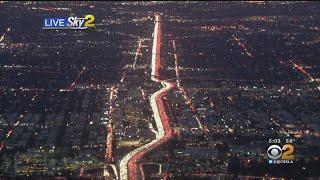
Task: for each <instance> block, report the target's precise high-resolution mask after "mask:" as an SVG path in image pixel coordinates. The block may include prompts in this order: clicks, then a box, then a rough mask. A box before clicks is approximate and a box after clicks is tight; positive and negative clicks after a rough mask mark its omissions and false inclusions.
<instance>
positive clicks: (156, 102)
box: [120, 15, 174, 180]
mask: <svg viewBox="0 0 320 180" xmlns="http://www.w3.org/2000/svg"><path fill="white" fill-rule="evenodd" d="M153 36H154V37H153V38H154V39H153V46H152V61H151V68H152V70H151V80H152V81H155V82H158V83H161V84H162V86H163V88H162V89H160V90H159V91H157V92H155V93H154V94H152V96H151V98H150V105H151V108H152V111H153V114H154V118H155V122H156V125H157V129H158V132H157V135H156V139H154V140H152V141H151V142H149V143H147V144H145V145H143V146H140V147H139V148H137V149H134V150H133V151H131V152H129V153H128V154H127V155H126V156H124V158H123V159H122V160H121V161H120V179H122V180H126V179H130V180H135V179H137V178H138V175H137V162H138V161H139V160H140V159H141V158H142V157H143V156H144V155H145V154H146V153H147V152H149V151H151V150H153V149H155V148H156V147H158V146H160V145H162V144H164V143H165V142H167V141H168V140H169V139H170V138H171V137H172V130H171V127H170V118H169V116H168V114H167V113H166V110H165V103H164V102H163V100H162V97H163V96H164V95H165V94H166V93H167V92H168V91H170V90H171V89H172V88H173V87H174V84H173V83H171V82H167V81H164V80H160V79H159V68H160V64H161V63H160V60H161V58H160V49H161V18H160V16H159V15H156V16H155V27H154V33H153Z"/></svg>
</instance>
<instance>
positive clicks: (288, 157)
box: [267, 144, 294, 164]
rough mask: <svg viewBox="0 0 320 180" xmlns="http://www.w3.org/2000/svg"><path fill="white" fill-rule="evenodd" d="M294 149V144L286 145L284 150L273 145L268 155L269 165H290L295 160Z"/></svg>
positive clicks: (269, 148) (283, 147)
mask: <svg viewBox="0 0 320 180" xmlns="http://www.w3.org/2000/svg"><path fill="white" fill-rule="evenodd" d="M293 152H294V147H293V145H292V144H285V145H284V146H282V148H281V147H280V146H279V145H276V144H273V145H271V146H269V147H268V150H267V155H268V158H269V161H268V162H269V164H285V163H286V164H290V163H293V160H294V155H293Z"/></svg>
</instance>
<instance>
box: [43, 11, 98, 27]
mask: <svg viewBox="0 0 320 180" xmlns="http://www.w3.org/2000/svg"><path fill="white" fill-rule="evenodd" d="M94 20H95V18H94V16H93V15H91V14H88V15H86V16H85V17H84V18H79V17H75V16H71V17H67V18H44V19H43V24H42V29H76V30H78V29H88V28H89V27H94V26H95V24H94Z"/></svg>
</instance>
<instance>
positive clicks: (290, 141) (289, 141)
mask: <svg viewBox="0 0 320 180" xmlns="http://www.w3.org/2000/svg"><path fill="white" fill-rule="evenodd" d="M293 142H294V139H286V143H290V144H292V143H293Z"/></svg>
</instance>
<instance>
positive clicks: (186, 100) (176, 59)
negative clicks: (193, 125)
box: [172, 40, 208, 132]
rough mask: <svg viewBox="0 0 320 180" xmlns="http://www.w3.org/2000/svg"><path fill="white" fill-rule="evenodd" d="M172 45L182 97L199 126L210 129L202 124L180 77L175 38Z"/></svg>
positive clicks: (204, 129)
mask: <svg viewBox="0 0 320 180" xmlns="http://www.w3.org/2000/svg"><path fill="white" fill-rule="evenodd" d="M172 47H173V56H174V64H175V71H176V83H177V87H178V89H179V90H180V92H181V93H182V97H183V98H184V100H185V102H186V105H187V106H189V108H190V110H191V112H192V113H193V115H194V117H195V119H196V120H197V123H198V127H199V129H201V130H203V131H204V132H207V131H208V128H207V127H205V126H204V125H203V124H202V119H201V117H200V115H199V113H198V111H197V109H196V107H195V106H194V104H193V103H192V100H191V98H190V97H188V93H187V91H186V89H185V88H184V87H183V86H182V85H181V79H180V67H179V61H178V54H177V46H176V41H175V40H173V41H172Z"/></svg>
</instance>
